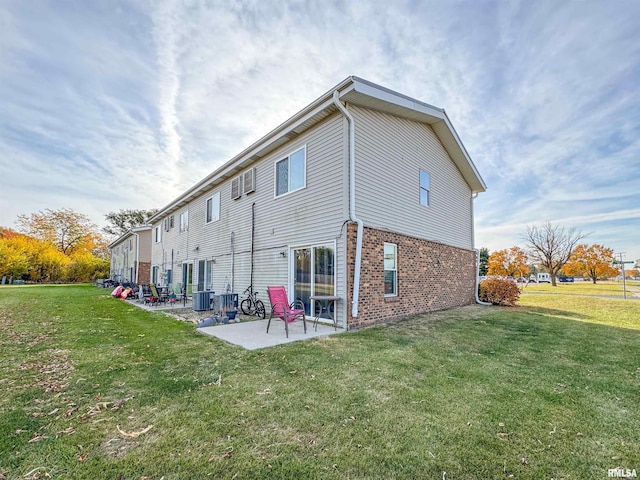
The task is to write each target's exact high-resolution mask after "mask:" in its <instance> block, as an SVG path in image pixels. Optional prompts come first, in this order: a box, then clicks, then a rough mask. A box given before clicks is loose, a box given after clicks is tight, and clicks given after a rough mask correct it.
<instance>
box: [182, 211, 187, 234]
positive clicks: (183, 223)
mask: <svg viewBox="0 0 640 480" xmlns="http://www.w3.org/2000/svg"><path fill="white" fill-rule="evenodd" d="M187 230H189V210H187V211H186V212H182V213H181V214H180V233H182V232H186V231H187Z"/></svg>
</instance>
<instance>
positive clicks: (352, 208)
mask: <svg viewBox="0 0 640 480" xmlns="http://www.w3.org/2000/svg"><path fill="white" fill-rule="evenodd" d="M333 103H334V104H335V106H336V107H338V110H340V111H341V112H342V114H343V115H344V116H345V117H346V118H347V120H348V122H349V220H351V221H352V222H356V223H357V224H358V233H357V237H356V264H355V269H354V272H353V301H352V303H351V316H352V317H357V316H358V296H359V293H360V267H361V265H362V236H363V229H364V224H363V223H362V220H361V219H359V218H358V217H356V149H355V146H356V139H355V138H356V137H355V123H354V120H353V117H352V116H351V114H350V113H349V112H348V111H347V109H346V108H344V106H343V105H342V103H340V94H339V92H338V91H337V90H336V91H334V92H333Z"/></svg>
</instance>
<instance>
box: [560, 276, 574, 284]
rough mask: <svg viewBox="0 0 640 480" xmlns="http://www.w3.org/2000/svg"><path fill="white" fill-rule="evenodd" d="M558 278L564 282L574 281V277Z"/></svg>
mask: <svg viewBox="0 0 640 480" xmlns="http://www.w3.org/2000/svg"><path fill="white" fill-rule="evenodd" d="M558 280H560V281H561V282H562V283H573V277H565V276H562V277H558Z"/></svg>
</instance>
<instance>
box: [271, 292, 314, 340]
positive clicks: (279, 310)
mask: <svg viewBox="0 0 640 480" xmlns="http://www.w3.org/2000/svg"><path fill="white" fill-rule="evenodd" d="M267 293H268V294H269V301H270V302H271V315H269V321H268V322H267V333H269V325H271V319H272V318H273V317H276V318H279V319H280V320H282V321H283V322H284V330H285V332H286V334H287V338H289V324H290V323H291V322H294V321H295V320H296V319H298V318H302V323H303V324H304V333H307V319H306V317H305V315H304V305H303V304H302V302H301V301H296V302H293V303H291V304H290V303H289V299H288V298H287V291H286V290H285V289H284V287H267ZM297 306H298V307H302V308H295V307H297Z"/></svg>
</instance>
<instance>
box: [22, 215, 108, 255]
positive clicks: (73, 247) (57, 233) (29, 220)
mask: <svg viewBox="0 0 640 480" xmlns="http://www.w3.org/2000/svg"><path fill="white" fill-rule="evenodd" d="M17 223H18V226H19V227H20V231H21V233H24V234H25V235H29V236H30V237H33V238H37V239H38V240H42V241H43V242H49V243H52V244H53V245H55V246H56V248H57V249H58V250H60V251H61V252H62V253H64V254H65V255H70V254H71V253H72V252H73V251H77V250H81V251H82V250H86V249H87V248H89V246H90V245H91V244H92V241H93V239H95V238H97V237H98V236H99V235H100V234H99V233H98V229H97V227H96V225H94V224H93V223H92V222H91V220H90V219H89V217H87V216H86V215H83V214H82V213H78V212H76V211H75V210H72V209H71V208H61V209H60V210H51V209H50V208H47V209H46V210H45V211H44V212H42V211H40V212H37V213H32V214H31V215H18V221H17Z"/></svg>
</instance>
